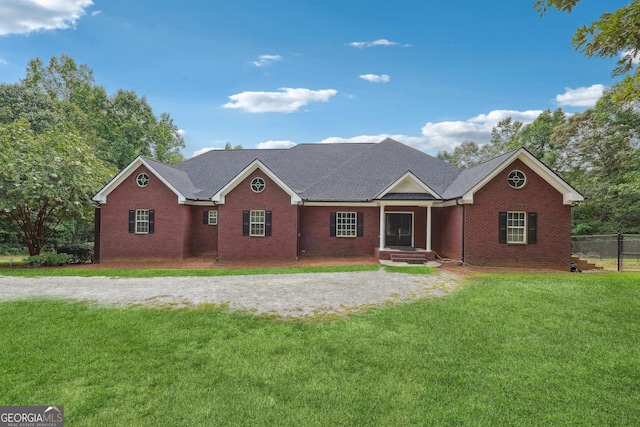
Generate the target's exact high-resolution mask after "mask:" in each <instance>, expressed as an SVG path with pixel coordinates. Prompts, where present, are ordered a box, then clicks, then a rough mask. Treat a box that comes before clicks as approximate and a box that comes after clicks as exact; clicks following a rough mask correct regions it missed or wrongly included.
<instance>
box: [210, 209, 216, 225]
mask: <svg viewBox="0 0 640 427" xmlns="http://www.w3.org/2000/svg"><path fill="white" fill-rule="evenodd" d="M207 223H208V224H209V225H218V211H209V218H208V222H207Z"/></svg>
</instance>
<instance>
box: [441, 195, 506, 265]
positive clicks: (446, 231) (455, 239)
mask: <svg viewBox="0 0 640 427" xmlns="http://www.w3.org/2000/svg"><path fill="white" fill-rule="evenodd" d="M462 209H463V208H462V206H449V207H446V208H434V209H433V210H432V212H436V214H435V215H434V221H432V225H433V228H434V231H435V230H437V231H436V232H435V234H437V236H438V237H437V245H434V250H435V251H436V252H437V253H438V255H440V256H441V257H443V258H451V259H456V260H460V259H462ZM496 215H497V214H496ZM436 218H437V220H436ZM496 221H497V220H496Z"/></svg>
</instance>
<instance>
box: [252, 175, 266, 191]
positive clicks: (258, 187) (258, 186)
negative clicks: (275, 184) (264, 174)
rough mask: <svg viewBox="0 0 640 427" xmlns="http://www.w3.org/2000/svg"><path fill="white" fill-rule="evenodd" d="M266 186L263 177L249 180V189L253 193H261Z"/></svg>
mask: <svg viewBox="0 0 640 427" xmlns="http://www.w3.org/2000/svg"><path fill="white" fill-rule="evenodd" d="M266 186H267V184H265V182H264V179H262V178H253V179H252V180H251V189H252V190H253V192H254V193H262V192H263V191H264V188H265V187H266Z"/></svg>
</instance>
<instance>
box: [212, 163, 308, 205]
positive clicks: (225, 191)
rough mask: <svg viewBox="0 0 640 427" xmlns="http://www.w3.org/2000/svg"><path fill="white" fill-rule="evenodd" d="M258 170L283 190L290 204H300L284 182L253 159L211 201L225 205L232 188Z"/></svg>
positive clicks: (297, 197) (299, 199)
mask: <svg viewBox="0 0 640 427" xmlns="http://www.w3.org/2000/svg"><path fill="white" fill-rule="evenodd" d="M258 169H260V170H261V171H262V172H264V174H265V175H267V176H268V177H269V178H270V179H271V180H272V181H273V182H275V183H276V185H278V186H279V187H280V188H281V189H282V190H284V191H285V192H286V193H287V194H289V196H290V197H291V204H292V205H297V204H298V203H299V202H302V198H301V197H300V196H299V195H298V193H296V192H295V191H294V190H293V189H292V188H290V187H289V186H288V185H287V184H285V182H284V181H282V180H281V179H280V178H279V177H278V176H277V175H276V174H275V173H273V172H272V171H271V170H270V169H269V168H268V167H267V166H266V165H265V164H264V163H262V162H261V161H260V160H258V159H255V160H254V161H253V162H251V163H250V164H249V165H248V166H247V167H245V168H244V169H243V170H242V171H241V172H240V173H238V174H237V175H236V176H235V177H233V179H231V181H229V182H228V183H227V184H226V185H225V186H224V187H222V188H221V189H220V190H219V191H218V192H216V193H215V194H214V195H213V196H212V197H211V201H213V202H215V203H217V204H220V205H223V204H224V203H225V197H226V195H227V194H229V193H230V192H231V191H232V190H233V189H234V188H236V187H237V186H238V185H239V184H240V183H241V182H242V181H244V180H245V179H246V178H247V177H248V176H249V175H251V174H252V173H253V172H255V171H256V170H258Z"/></svg>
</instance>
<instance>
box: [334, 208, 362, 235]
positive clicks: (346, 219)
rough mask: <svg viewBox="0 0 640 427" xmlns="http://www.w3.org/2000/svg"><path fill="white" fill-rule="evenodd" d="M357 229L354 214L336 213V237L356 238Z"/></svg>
mask: <svg viewBox="0 0 640 427" xmlns="http://www.w3.org/2000/svg"><path fill="white" fill-rule="evenodd" d="M357 229H358V222H357V216H356V213H355V212H336V237H356V236H357Z"/></svg>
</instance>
